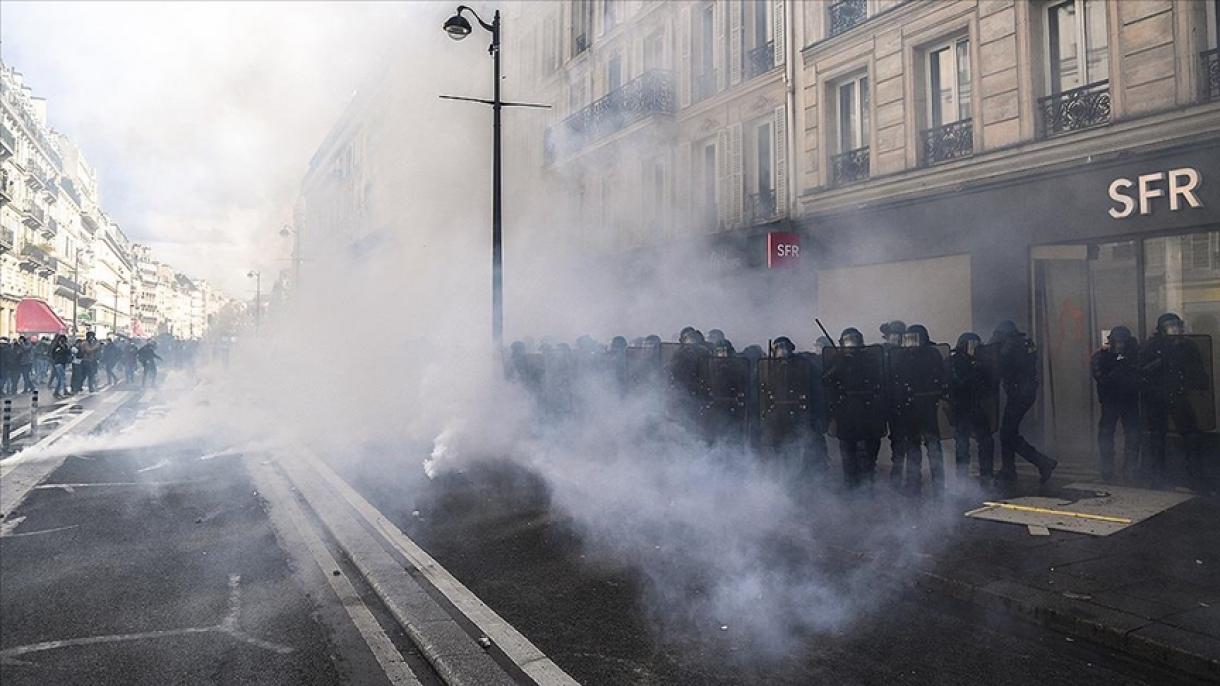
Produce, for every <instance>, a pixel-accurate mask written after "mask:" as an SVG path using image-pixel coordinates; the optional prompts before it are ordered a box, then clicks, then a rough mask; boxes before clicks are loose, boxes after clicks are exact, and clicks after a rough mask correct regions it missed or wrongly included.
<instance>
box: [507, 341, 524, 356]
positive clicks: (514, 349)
mask: <svg viewBox="0 0 1220 686" xmlns="http://www.w3.org/2000/svg"><path fill="white" fill-rule="evenodd" d="M508 349H509V354H511V355H512V356H513V357H523V356H524V355H525V343H523V342H521V341H513V344H512V345H510V346H509V347H508Z"/></svg>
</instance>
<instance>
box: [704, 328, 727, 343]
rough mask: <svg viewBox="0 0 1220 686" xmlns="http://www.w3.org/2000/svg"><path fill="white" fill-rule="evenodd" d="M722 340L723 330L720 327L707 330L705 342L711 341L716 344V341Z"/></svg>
mask: <svg viewBox="0 0 1220 686" xmlns="http://www.w3.org/2000/svg"><path fill="white" fill-rule="evenodd" d="M723 340H724V332H723V331H721V330H720V329H712V330H711V331H708V332H707V342H708V343H711V344H712V345H716V344H717V343H719V342H720V341H723Z"/></svg>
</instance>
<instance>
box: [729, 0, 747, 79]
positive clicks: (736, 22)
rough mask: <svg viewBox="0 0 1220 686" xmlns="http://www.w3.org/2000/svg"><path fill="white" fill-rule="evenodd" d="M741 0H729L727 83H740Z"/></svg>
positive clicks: (742, 32)
mask: <svg viewBox="0 0 1220 686" xmlns="http://www.w3.org/2000/svg"><path fill="white" fill-rule="evenodd" d="M743 35H744V30H743V27H742V25H741V0H729V83H730V84H733V85H736V84H738V83H741V48H742V41H741V39H742V36H743Z"/></svg>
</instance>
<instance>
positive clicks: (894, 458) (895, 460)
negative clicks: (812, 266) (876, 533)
mask: <svg viewBox="0 0 1220 686" xmlns="http://www.w3.org/2000/svg"><path fill="white" fill-rule="evenodd" d="M906 330H907V325H906V324H905V323H903V322H902V321H901V320H898V319H895V320H893V321H889V322H885V323H884V324H882V325H881V345H882V346H883V347H884V348H885V353H886V354H885V377H886V385H887V386H889V387H892V386H893V383H894V378H893V376H894V370H893V364H892V360H891V359H890V352H891V351H893V350H895V349H897V348H900V347H902V334H904V333H906ZM897 415H898V408H897V406H896V404H895V401H894V399H893V398H888V399H887V405H886V421H887V423H888V424H889V434H890V486H892V487H894V488H895V489H898V490H900V489H901V488H902V484H903V472H904V465H905V463H906V457H907V445H906V443H905V440H904V435H903V431H902V428H901V427H896V426H895V423H896V422H899V421H901V420H900V419H899V418H898V416H897Z"/></svg>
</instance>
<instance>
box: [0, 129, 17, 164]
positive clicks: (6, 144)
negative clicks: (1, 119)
mask: <svg viewBox="0 0 1220 686" xmlns="http://www.w3.org/2000/svg"><path fill="white" fill-rule="evenodd" d="M16 154H17V138H16V137H15V136H13V133H12V132H11V131H9V130H8V127H6V126H5V125H4V124H0V159H3V158H5V157H12V156H13V155H16Z"/></svg>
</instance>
